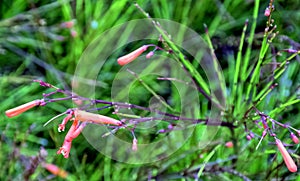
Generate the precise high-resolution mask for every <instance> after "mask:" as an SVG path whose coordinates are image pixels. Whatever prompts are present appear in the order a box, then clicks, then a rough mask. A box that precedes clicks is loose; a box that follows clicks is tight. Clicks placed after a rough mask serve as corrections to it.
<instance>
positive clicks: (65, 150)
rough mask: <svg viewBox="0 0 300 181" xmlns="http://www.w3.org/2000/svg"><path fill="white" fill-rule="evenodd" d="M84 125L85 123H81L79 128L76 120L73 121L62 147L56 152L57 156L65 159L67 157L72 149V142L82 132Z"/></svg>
mask: <svg viewBox="0 0 300 181" xmlns="http://www.w3.org/2000/svg"><path fill="white" fill-rule="evenodd" d="M85 125H86V124H85V123H82V124H81V125H80V126H78V121H77V120H76V119H75V120H74V122H73V124H72V126H71V128H70V129H69V131H68V133H67V135H66V137H65V140H64V143H63V145H62V147H60V148H59V150H58V151H57V154H62V155H63V156H64V157H65V158H68V157H69V153H70V150H71V147H72V141H73V139H75V138H76V137H77V136H78V135H79V134H80V133H81V132H82V130H83V128H84V127H85Z"/></svg>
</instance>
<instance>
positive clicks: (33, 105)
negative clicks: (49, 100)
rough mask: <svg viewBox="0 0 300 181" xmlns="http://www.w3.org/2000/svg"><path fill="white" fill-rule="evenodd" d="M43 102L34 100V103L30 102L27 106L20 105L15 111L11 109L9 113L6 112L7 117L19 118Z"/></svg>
mask: <svg viewBox="0 0 300 181" xmlns="http://www.w3.org/2000/svg"><path fill="white" fill-rule="evenodd" d="M42 102H43V100H42V99H41V100H34V101H31V102H28V103H26V104H23V105H20V106H18V107H15V108H13V109H9V110H7V111H5V114H6V116H7V117H14V116H17V115H19V114H21V113H23V112H25V111H27V110H29V109H31V108H33V107H35V106H38V105H40V104H41V103H42Z"/></svg>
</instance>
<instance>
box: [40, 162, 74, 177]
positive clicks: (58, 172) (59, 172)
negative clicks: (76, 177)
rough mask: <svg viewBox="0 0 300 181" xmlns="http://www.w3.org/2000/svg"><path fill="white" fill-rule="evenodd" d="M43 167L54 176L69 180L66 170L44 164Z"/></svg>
mask: <svg viewBox="0 0 300 181" xmlns="http://www.w3.org/2000/svg"><path fill="white" fill-rule="evenodd" d="M42 167H44V168H45V169H46V170H48V171H49V172H50V173H52V174H53V175H57V176H59V177H61V178H67V176H68V173H67V172H66V171H65V170H63V169H61V168H59V167H58V166H56V165H54V164H49V163H43V164H42Z"/></svg>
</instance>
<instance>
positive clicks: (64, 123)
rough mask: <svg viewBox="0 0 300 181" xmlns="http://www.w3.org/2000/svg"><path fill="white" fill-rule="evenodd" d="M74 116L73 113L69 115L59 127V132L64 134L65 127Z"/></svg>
mask: <svg viewBox="0 0 300 181" xmlns="http://www.w3.org/2000/svg"><path fill="white" fill-rule="evenodd" d="M72 116H73V112H71V113H70V114H68V115H67V116H66V117H65V118H64V119H63V121H62V123H61V124H60V125H58V132H62V131H65V126H66V124H67V122H68V121H69V120H70V119H71V118H72Z"/></svg>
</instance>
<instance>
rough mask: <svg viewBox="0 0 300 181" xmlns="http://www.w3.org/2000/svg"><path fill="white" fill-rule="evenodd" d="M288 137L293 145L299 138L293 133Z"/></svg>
mask: <svg viewBox="0 0 300 181" xmlns="http://www.w3.org/2000/svg"><path fill="white" fill-rule="evenodd" d="M290 136H291V138H292V140H293V142H294V143H295V144H298V143H299V138H298V137H297V136H296V135H295V134H294V133H291V134H290Z"/></svg>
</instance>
